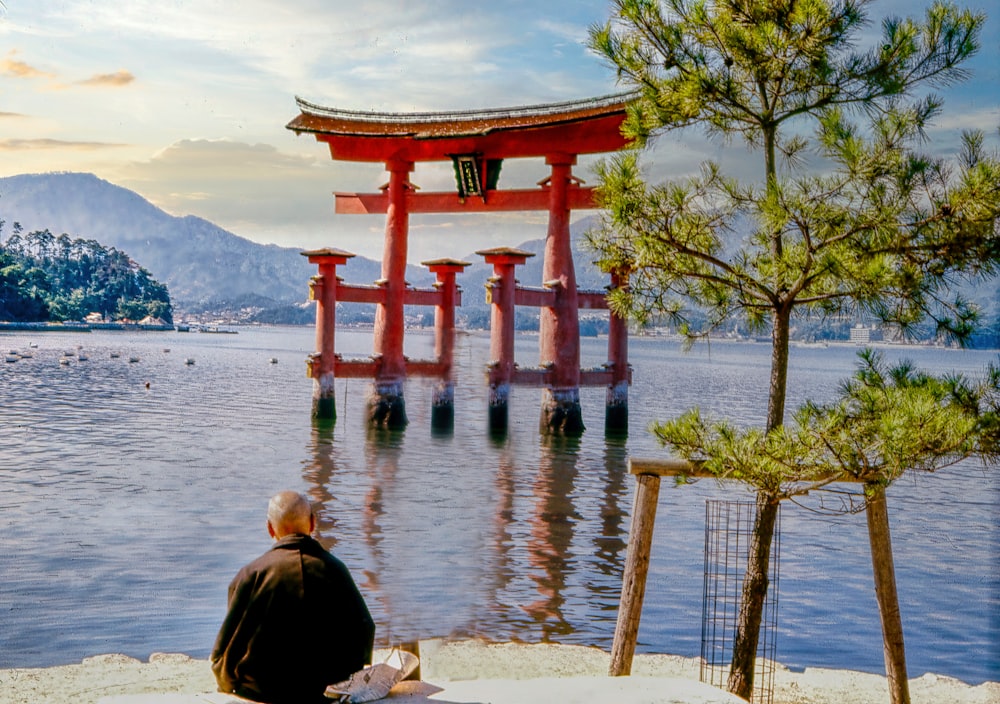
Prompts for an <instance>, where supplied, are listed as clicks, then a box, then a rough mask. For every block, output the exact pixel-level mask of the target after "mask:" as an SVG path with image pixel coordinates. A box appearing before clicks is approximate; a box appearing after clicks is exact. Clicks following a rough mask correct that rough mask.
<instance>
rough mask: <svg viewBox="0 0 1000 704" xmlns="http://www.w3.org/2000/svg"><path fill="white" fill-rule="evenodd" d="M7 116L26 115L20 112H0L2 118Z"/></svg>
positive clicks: (0, 118)
mask: <svg viewBox="0 0 1000 704" xmlns="http://www.w3.org/2000/svg"><path fill="white" fill-rule="evenodd" d="M5 117H25V115H23V114H21V113H19V112H0V120H2V119H3V118H5Z"/></svg>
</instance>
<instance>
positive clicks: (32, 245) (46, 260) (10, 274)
mask: <svg viewBox="0 0 1000 704" xmlns="http://www.w3.org/2000/svg"><path fill="white" fill-rule="evenodd" d="M94 312H96V313H101V314H102V315H103V316H104V317H106V318H110V319H114V320H122V319H129V320H141V319H142V318H145V317H146V316H147V315H151V316H153V317H156V318H161V319H163V320H164V321H165V322H168V323H169V322H171V321H172V309H171V304H170V295H169V293H168V291H167V288H166V286H164V285H163V284H161V283H159V282H158V281H156V280H155V279H153V278H152V277H151V276H150V274H149V272H148V271H146V270H145V269H143V268H142V267H140V266H139V265H138V264H136V263H135V262H134V261H132V260H131V259H130V258H129V257H128V255H127V254H125V253H124V252H121V251H119V250H117V249H115V248H113V247H112V248H106V247H104V246H102V245H101V244H100V243H98V242H96V241H94V240H83V239H71V238H70V237H69V235H66V234H63V235H60V236H58V237H54V236H53V235H52V233H51V232H49V231H48V230H40V231H36V232H31V233H28V234H23V233H22V232H21V231H20V229H19V228H15V229H14V232H13V233H12V234H11V236H10V237H9V238H8V240H7V241H6V243H5V244H4V245H3V246H2V247H0V319H4V320H11V321H46V320H60V321H61V320H82V319H83V318H84V317H86V316H87V315H88V314H90V313H94Z"/></svg>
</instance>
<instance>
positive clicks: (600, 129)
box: [287, 95, 629, 434]
mask: <svg viewBox="0 0 1000 704" xmlns="http://www.w3.org/2000/svg"><path fill="white" fill-rule="evenodd" d="M628 97H629V96H627V95H611V96H605V97H602V98H592V99H587V100H579V101H570V102H562V103H552V104H547V105H534V106H525V107H515V108H500V109H492V110H481V111H461V112H433V113H378V112H360V111H351V110H340V109H337V108H329V107H322V106H319V105H315V104H312V103H309V102H307V101H305V100H302V99H299V98H297V99H296V102H297V104H298V107H299V109H300V111H301V113H300V114H299V115H298V116H297V117H296V118H295V119H293V120H292V121H291V122H289V123H288V125H287V127H288V129H290V130H292V131H294V132H296V133H297V134H301V133H303V132H306V133H310V134H313V135H314V136H315V138H316V139H317V141H320V142H325V143H326V144H327V145H328V146H329V148H330V155H331V157H332V158H333V159H334V160H344V161H361V162H381V163H383V164H385V168H386V170H387V171H388V172H389V182H388V183H387V184H386V185H385V186H383V187H382V192H381V193H375V194H358V193H336V194H335V196H336V212H337V213H359V214H360V213H365V214H368V213H385V215H386V225H385V243H384V249H383V256H382V277H381V279H380V280H379V282H378V286H377V291H375V292H373V295H371V296H370V297H368V298H365V299H364V300H369V301H370V302H374V303H376V304H377V309H376V317H375V340H374V350H373V351H374V359H375V360H377V363H376V364H374V365H373V366H372V367H371V375H372V376H373V377H374V390H373V391H374V393H373V395H372V398H371V399H370V402H369V406H370V409H371V413H370V419H371V420H372V422H374V423H377V424H380V425H385V426H388V427H402V426H404V425H405V424H406V413H405V405H404V401H403V382H404V379H405V378H406V375H407V372H408V371H415V372H417V373H419V370H417V369H415V368H414V369H412V370H411V367H410V365H408V362H407V360H406V358H405V357H404V356H403V331H404V321H403V306H404V304H406V303H408V302H410V299H412V294H411V293H408V289H407V284H406V281H405V270H406V261H407V236H408V224H409V215H410V213H452V212H499V211H519V210H547V211H548V212H549V225H548V232H547V235H546V245H545V258H544V262H543V276H542V279H543V281H542V285H543V288H540V289H527V288H522V287H519V286H517V285H516V282H515V280H514V278H513V266H514V265H516V264H518V263H523V261H524V258H523V257H521V256H520V255H518V254H516V252H517V250H510V251H507V250H487V251H483V252H480V254H482V255H483V256H486V258H487V261H488V262H491V263H493V264H494V268H495V271H496V272H497V275H496V276H495V277H494V278H493V279H491V287H492V290H491V294H490V300H491V301H492V303H493V319H492V324H491V338H492V345H491V349H492V350H493V352H494V356H495V358H494V360H493V362H492V363H491V365H490V420H491V427H493V428H494V429H503V428H505V427H506V415H507V399H508V395H509V387H510V384H512V383H527V384H531V385H536V386H542V387H543V388H544V389H545V392H544V393H545V395H544V398H543V404H542V418H541V426H542V429H543V430H546V431H549V432H560V433H567V434H576V433H579V432H582V431H583V427H584V426H583V420H582V412H581V409H580V394H579V388H580V384H581V383H584V384H607V385H608V410H607V413H606V416H605V417H606V423H607V424H608V427H609V430H625V429H626V428H627V408H628V400H627V399H628V383H629V368H628V359H627V337H626V336H625V324H624V321H623V320H618V319H616V318H615V316H612V323H611V328H612V334H611V335H609V361H608V363H607V364H606V365H604V369H603V370H589V371H585V370H581V369H580V338H579V314H578V309H579V307H581V305H584V306H585V307H590V308H607V303H606V300H605V298H604V294H603V292H601V293H599V294H598V293H586V292H578V291H577V287H576V274H575V271H574V267H573V258H572V252H571V248H570V233H569V220H570V211H571V210H572V209H591V208H594V207H596V206H595V199H594V189H593V188H588V187H585V186H583V185H581V182H580V180H579V179H577V178H576V177H574V176H573V173H572V167H573V165H574V164H575V163H576V158H577V155H579V154H595V153H605V152H611V151H617V150H618V149H620V148H622V147H623V146H625V145H626V144H627V140H626V139H625V138H624V137H623V136H622V134H621V129H620V128H621V124H622V122H623V121H624V119H625V111H626V105H627V103H628ZM526 157H543V158H544V159H545V162H546V164H548V165H549V166H550V167H551V174H550V175H549V176H548V177H547V178H546V179H544V180H543V181H541V182H539V187H538V188H533V189H509V190H499V189H498V188H497V181H498V178H499V173H500V166H501V164H502V161H503V159H505V158H526ZM418 161H451V162H452V163H453V164H454V167H455V173H456V181H457V185H458V188H457V192H455V193H450V192H449V193H418V192H417V187H416V186H414V185H413V183H411V181H410V177H409V175H410V173H411V172H412V171H413V170H414V165H415V163H416V162H418ZM324 251H329V252H336V254H333V256H335V257H337V263H343V262H344V261H346V258H344V257H345V256H352V255H350V254H349V253H346V252H340V251H339V250H320V252H324ZM505 252H506V253H505ZM304 254H306V255H308V256H309V257H310V261H313V262H315V263H318V264H320V277H318V278H326V276H331V277H332V279H333V280H334V281H335V280H336V276H335V269H329V268H328V271H327V274H324V273H323V264H322V263H321V262H322V261H323V259H324V258H323V257H322V255H320V253H319V252H308V253H304ZM523 254H524V255H525V256H527V255H528V253H523ZM512 256H513V259H512V258H511V257H512ZM519 257H520V261H516V260H517V259H518V258H519ZM462 264H465V263H464V262H463V263H462ZM334 266H335V265H334ZM504 272H507V274H505V273H504ZM508 274H509V275H508ZM314 281H315V279H314ZM612 285H613V286H620V285H627V281H626V280H625V278H624V276H614V277H613V281H612ZM339 286H342V285H339ZM322 288H323V290H324V291H327V292H332V293H330V294H329V295H335V291H336V289H337V288H338V285H334V286H325V287H322ZM409 291H412V290H409ZM355 300H358V299H355ZM330 301H333V302H334V304H335V299H330V300H328V301H327V305H326V306H325V307H324V306H320V307H318V309H317V327H319V326H320V325H322V324H323V323H321V321H320V316H321V314H322V315H326V316H328V317H327V318H326V320H327V321H328V322H327V323H326V324H327V325H332V321H333V318H332V317H330V316H332V313H330V312H329V310H326V312H325V313H324V312H322V311H324V310H325V308H330V305H329V303H330ZM421 302H424V303H427V304H434V302H433V301H432V300H427V301H421ZM515 304H520V305H534V306H539V307H540V311H541V312H540V331H539V332H540V334H539V357H540V360H539V362H540V366H539V368H538V369H536V370H533V371H530V370H520V369H516V367H517V365H516V364H515V362H514V359H513V345H512V339H511V340H510V341H508V339H507V338H508V337H509V336H510V335H512V334H513V333H512V328H511V324H512V322H513V312H514V311H513V306H514V305H515ZM439 310H440V308H439ZM506 321H510V322H509V323H507V322H506ZM508 328H511V329H510V330H508ZM438 334H439V336H440V335H442V334H444V336H445V337H448V334H450V333H448V334H445V333H442V331H438ZM332 343H333V333H332V329H331V330H330V331H329V332H327V333H325V338H324V336H323V335H321V334H320V333H319V331H317V344H318V345H319V346H320V349H319V351H318V353H317V354H315V355H313V363H312V364H311V372H310V373H311V376H313V378H314V379H315V380H316V384H315V389H316V392H315V394H314V395H315V396H316V397H317V399H320V398H326V396H324V394H327V395H328V397H329V401H328V402H327V401H324V402H323V403H319V402H318V403H317V407H321V406H322V405H323V404H324V403H325V404H326V405H327V406H328V407H329V409H330V410H332V408H333V400H332V379H333V375H336V371H337V369H336V367H337V363H336V362H334V358H335V356H336V355H335V352H334V350H333V345H332ZM327 345H328V346H327ZM448 350H449V351H450V348H448ZM497 355H499V356H497ZM444 361H447V362H448V366H449V368H450V359H448V360H442V359H440V358H439V360H438V362H439V363H441V362H444ZM324 374H326V376H325V377H324V376H323V375H324ZM324 379H325V381H324Z"/></svg>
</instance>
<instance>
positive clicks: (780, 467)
mask: <svg viewBox="0 0 1000 704" xmlns="http://www.w3.org/2000/svg"><path fill="white" fill-rule="evenodd" d="M859 357H860V362H859V365H858V370H857V372H856V373H855V374H854V376H853V377H852V378H851V379H849V380H848V381H847V382H845V383H844V384H843V386H842V388H841V393H840V396H839V398H837V399H835V400H834V401H832V402H830V403H828V404H816V403H812V402H807V403H805V404H804V405H803V406H802V407H801V408H800V409H799V410H798V412H797V413H796V414H795V416H794V419H793V421H792V422H791V423H787V424H785V425H783V426H781V427H778V428H775V429H773V430H771V431H763V430H759V429H754V428H750V429H738V428H735V427H733V426H732V425H730V424H729V423H727V422H725V421H710V420H706V419H704V418H703V417H702V416H701V414H700V413H699V411H698V410H697V409H694V410H691V411H688V412H687V413H685V414H684V415H682V416H680V417H679V418H677V419H675V420H672V421H668V422H664V423H657V424H655V425H654V426H653V432H654V434H655V435H656V437H657V438H658V439H659V440H660V442H662V443H663V444H664V445H666V446H668V447H670V448H671V449H672V450H673V451H674V452H675V453H676V454H678V455H679V456H681V457H684V458H685V459H688V460H691V461H693V462H697V463H699V464H701V465H703V466H704V468H705V469H707V470H708V471H710V472H712V473H713V474H715V475H716V476H718V477H720V478H725V479H737V480H741V481H744V482H748V483H749V484H751V485H753V486H755V487H758V488H759V489H760V490H762V491H764V492H765V493H767V494H768V495H769V496H773V497H777V498H787V497H790V496H795V495H797V494H803V493H807V492H809V491H813V490H815V489H816V488H818V487H820V486H823V485H826V484H828V483H831V482H834V481H838V480H845V479H846V480H854V481H861V482H865V483H866V484H880V485H883V486H887V485H888V484H891V483H892V482H893V481H895V480H896V479H898V478H899V477H900V476H902V475H903V473H904V472H906V471H907V470H916V471H924V472H933V471H936V470H938V469H941V468H942V467H946V466H949V465H952V464H954V463H956V462H959V461H961V460H964V459H966V458H969V457H980V458H983V459H984V460H986V461H991V460H992V461H996V460H997V459H998V458H1000V367H998V366H990V367H989V368H988V369H987V370H986V373H985V374H984V376H983V378H982V379H979V380H970V379H967V378H965V377H962V376H955V375H952V376H942V377H937V376H933V375H931V374H928V373H926V372H922V371H919V370H917V369H915V368H914V367H913V365H912V363H910V362H902V363H900V364H898V365H896V366H893V367H889V366H887V365H886V364H885V362H884V359H883V358H882V356H881V355H880V354H878V353H876V352H873V351H871V350H865V351H862V352H860V353H859Z"/></svg>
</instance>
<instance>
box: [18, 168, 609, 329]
mask: <svg viewBox="0 0 1000 704" xmlns="http://www.w3.org/2000/svg"><path fill="white" fill-rule="evenodd" d="M0 219H3V220H6V223H7V226H6V229H5V230H4V233H0V240H2V239H3V238H4V237H6V236H8V235H9V234H10V228H11V227H12V226H13V224H14V223H15V222H17V223H19V224H20V225H21V227H22V228H23V229H24V230H25V231H27V232H31V231H34V230H44V229H47V230H49V231H51V232H52V233H53V234H55V235H59V234H61V233H63V232H65V233H67V234H69V235H70V236H72V237H74V238H77V237H80V238H86V239H94V240H97V241H98V242H100V243H101V244H104V245H107V246H112V247H116V248H118V249H120V250H122V251H124V252H126V253H127V254H128V255H129V256H130V257H132V258H133V259H134V260H135V261H137V262H138V263H139V264H140V265H141V266H143V267H144V268H146V269H147V270H148V271H149V272H150V273H151V274H152V275H153V276H154V277H156V278H157V279H158V280H159V281H161V282H163V283H165V284H166V285H167V287H168V288H169V290H170V295H171V299H172V300H173V302H174V304H175V307H177V308H181V309H184V308H191V307H199V306H204V305H206V304H209V303H211V302H213V301H233V300H239V299H247V298H250V299H258V300H260V299H265V300H271V301H273V302H274V303H275V304H276V305H289V304H301V303H302V302H303V301H305V300H306V298H307V297H308V291H309V289H308V282H309V279H310V277H312V276H313V275H314V274H315V273H316V270H315V267H314V265H312V264H309V262H308V261H307V260H306V258H305V257H303V256H302V255H301V252H302V250H301V249H298V248H294V247H281V246H279V245H275V244H259V243H256V242H252V241H250V240H248V239H246V238H243V237H240V236H239V235H237V234H235V233H232V232H230V231H228V230H225V229H223V228H221V227H219V226H218V225H215V224H214V223H212V222H210V221H208V220H205V219H204V218H201V217H198V216H196V215H172V214H170V213H167V212H166V211H164V210H162V209H161V208H159V207H157V206H156V205H154V204H153V203H151V202H149V201H148V200H147V199H146V198H144V197H143V196H142V195H140V194H138V193H136V192H135V191H132V190H130V189H127V188H125V187H123V186H119V185H117V184H114V183H112V182H110V181H107V180H105V179H102V178H100V177H98V176H96V175H94V174H90V173H81V172H72V171H63V172H51V173H43V174H19V175H17V176H7V177H3V178H0ZM589 222H590V218H584V219H582V220H580V221H577V222H576V223H574V224H573V225H572V227H571V229H572V232H573V239H574V242H577V241H578V240H579V238H580V233H581V232H582V231H583V230H584V229H586V226H587V224H588V223H589ZM516 246H517V247H518V248H520V249H525V250H527V251H531V252H533V253H535V254H536V255H537V256H535V257H530V258H529V259H528V261H527V262H526V264H525V265H524V266H523V267H519V268H518V278H519V279H520V280H521V281H522V282H523V283H524V284H525V285H528V286H537V285H541V281H542V274H541V269H542V252H543V251H544V246H545V240H544V238H538V239H529V240H526V241H524V242H522V243H520V244H518V245H516ZM578 249H579V248H578V247H574V258H575V260H576V262H577V280H578V283H579V286H580V287H581V288H600V287H603V286H604V285H605V284H606V282H607V277H605V276H604V275H603V274H601V273H600V272H599V271H598V270H597V269H596V267H594V266H593V265H592V264H591V263H590V262H589V261H588V256H587V255H586V254H583V253H581V252H579V251H577V250H578ZM465 260H466V261H470V262H474V263H473V264H472V265H471V266H469V267H468V268H467V269H466V271H465V272H464V274H463V275H462V276H461V277H460V281H459V283H460V285H461V286H462V287H463V289H465V291H467V292H469V293H467V294H466V297H465V305H466V306H473V307H475V306H479V305H483V306H485V305H486V304H485V297H484V296H483V295H482V293H481V292H482V291H483V286H484V285H485V283H486V280H487V278H488V277H489V276H491V275H492V273H493V272H492V267H491V266H489V265H487V264H486V263H485V262H483V261H482V259H481V257H479V256H478V255H475V254H473V253H469V254H467V255H466V256H465ZM338 274H339V275H342V276H343V277H344V280H345V281H349V282H352V283H368V282H371V281H374V280H376V279H378V278H379V277H380V276H381V263H380V262H378V261H375V260H372V259H368V258H365V257H360V256H359V257H354V258H352V259H350V260H349V261H348V263H347V264H346V265H345V266H344V267H341V268H340V269H338ZM406 276H407V281H409V282H410V283H411V284H412V285H414V286H418V287H425V286H430V285H431V284H432V283H433V282H434V276H433V275H432V274H430V273H429V272H428V271H427V270H426V269H424V268H422V267H417V266H414V265H408V266H407V274H406ZM472 292H475V293H472ZM477 294H478V295H477Z"/></svg>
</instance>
